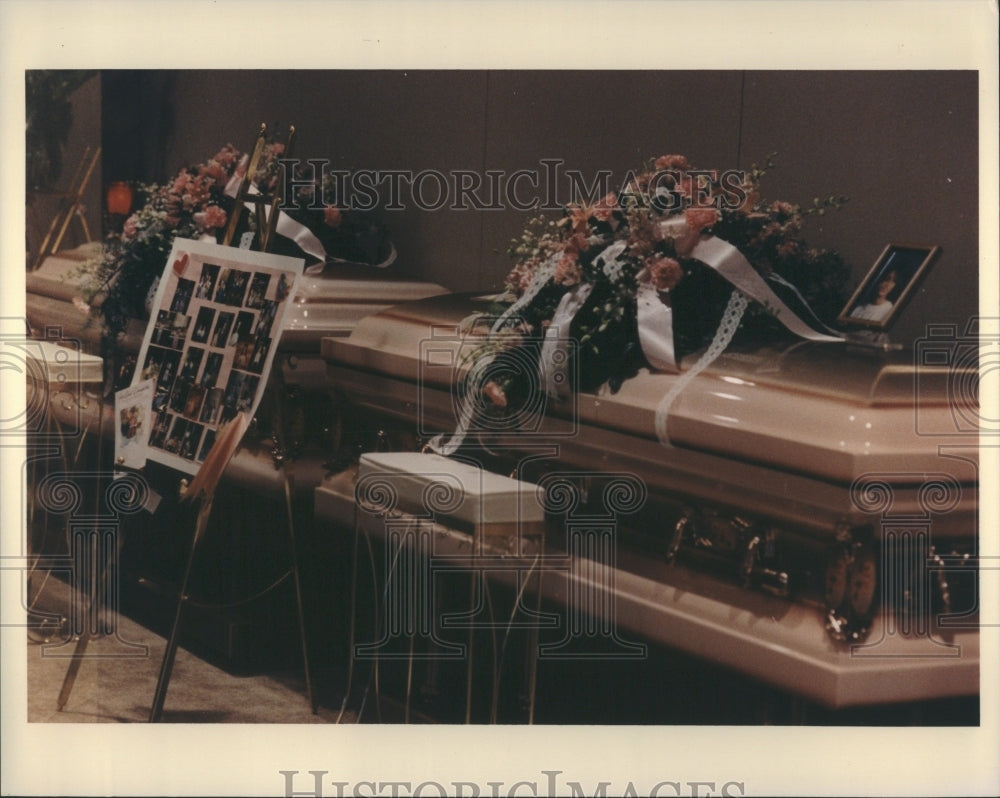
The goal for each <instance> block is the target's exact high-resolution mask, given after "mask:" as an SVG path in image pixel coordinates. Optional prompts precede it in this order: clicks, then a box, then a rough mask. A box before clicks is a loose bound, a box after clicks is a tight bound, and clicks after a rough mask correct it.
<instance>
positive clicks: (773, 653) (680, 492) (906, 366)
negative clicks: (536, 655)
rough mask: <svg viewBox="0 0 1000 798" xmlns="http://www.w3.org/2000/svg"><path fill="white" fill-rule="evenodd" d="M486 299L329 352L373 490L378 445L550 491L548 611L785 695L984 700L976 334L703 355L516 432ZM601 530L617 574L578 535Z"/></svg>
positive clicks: (409, 318) (351, 479)
mask: <svg viewBox="0 0 1000 798" xmlns="http://www.w3.org/2000/svg"><path fill="white" fill-rule="evenodd" d="M489 303H490V298H489V297H482V296H463V295H446V296H437V297H431V298H427V299H423V300H420V301H416V302H410V303H405V304H401V305H396V306H394V307H391V308H388V309H385V310H383V311H380V312H378V313H376V314H374V315H372V316H370V317H368V318H366V319H364V320H362V321H361V322H360V323H359V324H358V325H357V326H356V327H355V328H354V330H353V332H352V333H351V335H350V336H349V337H346V338H327V339H325V340H324V342H323V348H322V354H323V357H324V359H325V360H326V363H327V368H328V377H329V382H330V385H331V386H332V389H333V390H334V391H335V393H336V394H337V395H338V396H341V397H344V398H346V399H347V400H348V401H349V402H350V403H352V404H353V406H354V407H355V411H354V412H355V418H356V419H357V420H358V424H357V438H356V439H355V441H354V446H355V454H357V453H358V452H359V451H360V452H361V453H362V457H361V472H362V476H364V472H365V468H366V467H367V468H369V469H370V467H371V458H368V459H367V460H366V457H365V456H364V454H363V453H364V452H365V451H369V452H371V451H377V452H386V451H393V450H400V451H409V452H417V451H424V452H426V453H428V454H427V456H428V457H440V456H441V455H442V454H444V455H451V456H452V457H458V458H459V459H461V460H463V461H466V462H472V463H474V464H477V465H478V466H481V467H482V468H484V469H485V470H491V471H495V472H499V473H503V474H504V476H509V477H516V478H517V479H518V480H519V482H521V483H524V482H527V483H529V484H532V485H534V486H536V487H537V490H538V492H539V496H540V498H539V501H540V502H542V503H543V504H544V505H545V506H546V508H547V514H548V516H549V520H550V526H554V527H556V528H557V532H558V534H557V535H556V538H555V541H556V542H555V543H554V544H552V543H551V542H550V552H551V551H555V550H558V549H559V547H560V546H561V547H562V553H563V554H565V555H566V557H567V558H568V560H567V562H569V563H570V564H569V565H566V566H565V567H562V566H560V567H559V568H555V569H553V570H552V573H551V574H550V573H548V572H546V574H545V581H544V583H543V584H544V585H545V587H544V588H542V589H543V590H545V591H546V598H547V599H551V600H553V601H558V602H569V603H572V602H578V603H581V602H582V603H583V604H585V605H586V606H585V608H584V609H585V611H586V612H587V613H592V614H593V613H596V614H597V615H602V614H603V615H607V616H609V617H612V616H613V617H612V620H613V621H614V623H616V624H618V625H619V626H621V627H623V628H624V629H627V630H628V634H629V635H630V636H632V637H639V638H641V639H643V640H647V641H651V642H653V643H656V644H659V645H664V646H667V647H670V648H674V649H679V650H681V651H684V652H687V653H689V654H693V655H694V656H697V657H702V658H705V659H706V660H711V661H713V662H716V663H721V664H724V665H727V666H731V667H733V668H735V669H738V670H739V671H741V672H743V673H745V674H747V675H749V676H751V677H754V678H759V679H761V680H763V681H765V682H768V683H771V684H773V685H776V686H778V687H779V688H781V689H783V690H787V691H788V692H789V693H792V694H796V695H800V696H804V697H806V698H807V699H810V700H814V701H817V702H819V703H821V704H824V705H827V706H831V707H846V706H858V705H870V704H882V703H891V702H901V701H910V700H918V699H928V698H941V697H953V696H964V695H975V694H976V693H977V691H978V681H979V656H978V635H977V632H976V574H975V569H976V551H977V549H976V540H977V528H976V527H977V493H978V449H977V446H978V426H977V423H976V418H977V413H978V406H977V397H976V394H975V385H976V374H975V370H974V368H973V367H962V366H961V365H958V364H956V363H955V362H954V353H955V352H956V346H957V344H959V343H960V341H958V340H957V338H958V337H960V336H961V335H962V334H964V333H965V332H966V331H953V332H952V333H950V334H949V333H948V332H947V331H946V332H945V334H943V335H942V336H941V337H940V338H934V337H932V338H929V339H928V340H925V341H921V342H918V343H917V349H916V351H914V352H889V353H887V352H884V351H880V350H877V349H873V348H864V347H854V346H851V345H849V344H846V343H813V342H808V343H807V342H798V343H786V344H785V345H782V346H778V347H775V346H773V345H769V346H748V345H733V346H732V347H730V349H729V350H727V351H726V352H724V353H723V354H722V355H721V356H720V357H718V358H717V359H716V360H715V361H714V362H713V363H712V364H711V365H710V366H709V367H708V368H706V369H705V370H704V371H701V372H700V373H699V374H698V375H697V376H696V377H694V378H693V379H692V378H690V376H687V377H686V376H685V372H686V371H690V369H691V367H692V364H693V363H695V362H696V360H697V355H694V356H691V357H689V358H688V359H686V360H685V361H684V362H683V363H682V364H681V371H680V373H678V374H666V373H655V372H652V371H649V370H647V369H643V370H641V371H640V372H639V373H638V374H637V375H636V376H635V377H633V378H631V379H628V380H625V381H624V383H623V384H622V385H621V386H620V388H619V389H618V390H617V391H615V392H612V391H611V390H610V388H609V387H608V386H607V385H604V386H602V387H601V388H600V389H598V390H596V391H591V392H587V391H573V390H570V391H564V392H562V393H561V395H559V396H557V397H555V398H554V397H553V396H551V395H550V392H548V391H546V390H545V386H543V385H540V386H539V390H537V391H536V392H535V394H534V395H531V396H529V397H528V400H527V401H526V402H525V403H524V404H522V405H521V406H520V408H519V411H518V413H515V414H514V415H515V416H516V418H515V419H514V424H513V426H511V425H510V424H506V423H497V422H496V421H495V419H494V420H490V419H489V418H485V417H483V416H482V415H481V414H480V413H479V412H478V411H477V410H476V408H475V405H476V402H475V401H472V402H471V405H470V398H469V397H468V395H466V394H463V384H464V383H465V380H466V377H467V375H468V374H469V372H470V370H475V368H476V367H477V365H476V364H477V357H478V355H477V352H481V347H482V343H483V341H484V340H485V338H484V337H483V336H482V335H481V330H479V331H477V328H476V326H475V325H474V324H471V325H470V319H475V318H476V314H477V313H484V312H486V311H488V309H489ZM487 329H488V328H487ZM931 355H933V356H931ZM949 358H951V359H949ZM480 362H482V361H480ZM924 363H930V364H933V365H921V364H924ZM520 367H521V366H520V365H519V364H517V363H513V364H512V363H510V362H507V363H506V364H505V365H504V368H507V369H515V370H516V369H518V368H520ZM523 367H524V369H525V370H526V371H530V370H531V368H533V367H534V365H533V364H523ZM680 381H683V382H680ZM470 407H471V410H470ZM432 451H433V452H436V454H431V453H430V452H432ZM426 462H427V464H428V470H430V471H434V470H439V469H435V468H430V465H432V463H431V461H430V460H428V461H426ZM400 463H401V464H402V465H401V466H400V467H402V468H404V469H409V470H410V471H412V472H413V474H412V475H417V474H419V472H420V470H421V465H420V463H421V461H420V460H419V459H417V460H415V461H414V460H413V459H412V458H411V459H409V460H407V459H401V460H400ZM343 466H344V467H343V470H341V471H340V472H338V473H334V474H332V475H331V476H330V477H328V479H327V480H326V481H325V482H324V484H323V485H322V486H321V487H320V488H319V490H318V491H317V507H318V512H319V513H320V515H324V514H325V515H327V516H328V517H331V518H334V519H335V520H336V518H338V517H339V518H340V519H341V520H342V519H343V518H350V517H351V516H350V515H349V513H350V512H351V507H352V502H353V501H354V493H353V491H354V485H355V479H356V476H355V475H356V473H357V468H356V467H354V468H352V467H350V466H348V465H347V463H346V462H345V463H344V464H343ZM412 475H411V476H412ZM623 486H624V487H623ZM546 491H548V495H545V493H546ZM616 491H617V493H616ZM623 491H624V493H625V494H628V495H627V497H626V498H625V499H623V498H622V492H623ZM567 492H569V493H573V495H574V499H573V501H572V502H570V504H572V505H573V507H572V508H570V509H567V507H568V506H569V505H568V504H567V503H566V502H565V501H564V500H563V497H564V496H565V495H566V494H567ZM609 508H610V510H609ZM601 518H604V519H605V521H604V523H605V525H606V526H607V525H608V524H610V525H611V526H613V528H614V531H615V534H614V538H613V549H614V550H613V551H612V552H611V554H610V555H609V556H610V559H608V557H604V555H601V554H600V552H597V553H595V551H594V550H593V549H587V548H586V547H582V548H581V547H574V543H573V538H572V536H571V535H567V534H566V530H567V529H571V528H574V524H576V525H577V526H580V523H583V522H587V523H591V522H592V521H593V520H594V519H598V520H600V519H601ZM581 519H582V521H581ZM587 519H591V521H587ZM487 520H488V519H487ZM584 525H585V524H584ZM454 526H455V528H456V530H457V532H456V534H457V536H458V537H457V539H458V540H459V541H461V536H462V534H464V533H465V532H468V530H462V529H461V525H460V524H456V525H454ZM602 558H603V559H602ZM598 561H600V562H598ZM595 563H596V564H597V565H600V566H601V567H595ZM602 574H604V575H603V576H602ZM605 620H607V619H605Z"/></svg>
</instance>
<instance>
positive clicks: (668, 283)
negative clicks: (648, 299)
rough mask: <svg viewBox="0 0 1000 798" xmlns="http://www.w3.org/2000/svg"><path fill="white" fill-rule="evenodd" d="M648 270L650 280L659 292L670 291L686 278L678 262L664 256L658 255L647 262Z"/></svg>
mask: <svg viewBox="0 0 1000 798" xmlns="http://www.w3.org/2000/svg"><path fill="white" fill-rule="evenodd" d="M646 268H647V269H648V270H649V279H650V281H651V282H652V283H653V285H654V286H656V290H657V291H669V290H670V289H671V288H673V287H675V286H676V285H677V283H679V282H680V281H681V277H683V276H684V271H683V269H681V265H680V264H679V263H678V262H677V261H676V260H674V259H673V258H666V257H663V256H662V255H657V256H656V257H654V258H651V259H650V260H649V261H647V263H646Z"/></svg>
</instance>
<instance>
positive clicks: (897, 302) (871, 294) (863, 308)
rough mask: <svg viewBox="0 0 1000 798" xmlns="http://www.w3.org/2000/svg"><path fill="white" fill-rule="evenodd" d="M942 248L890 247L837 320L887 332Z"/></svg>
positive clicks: (850, 325)
mask: <svg viewBox="0 0 1000 798" xmlns="http://www.w3.org/2000/svg"><path fill="white" fill-rule="evenodd" d="M940 252H941V247H939V246H936V245H932V246H924V245H919V244H888V245H886V248H885V249H883V250H882V254H881V255H879V257H878V260H876V261H875V265H874V266H872V268H871V270H870V271H869V272H868V275H867V276H866V277H865V279H864V280H862V281H861V285H859V286H858V288H857V290H856V291H855V292H854V294H853V295H852V296H851V298H850V299H849V300H848V302H847V304H846V305H845V306H844V309H843V310H842V311H841V312H840V316H839V317H838V318H837V321H839V322H840V323H841V324H843V325H845V326H848V327H863V328H865V329H869V330H879V331H884V330H888V329H889V327H890V326H891V325H892V323H893V322H894V321H895V320H896V319H897V318H898V317H899V313H900V311H901V310H902V309H903V307H904V306H905V305H906V303H907V301H909V299H910V297H911V296H912V294H913V290H914V288H916V286H917V285H918V284H919V282H920V280H921V279H922V278H923V276H924V274H926V272H927V269H928V268H930V265H931V263H932V262H933V261H934V259H935V258H936V257H937V256H938V254H939V253H940Z"/></svg>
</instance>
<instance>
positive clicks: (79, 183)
mask: <svg viewBox="0 0 1000 798" xmlns="http://www.w3.org/2000/svg"><path fill="white" fill-rule="evenodd" d="M100 157H101V148H100V147H97V148H96V149H94V150H91V148H90V146H89V145H88V147H87V149H86V150H84V153H83V157H82V158H81V159H80V163H79V164H78V165H77V167H76V172H74V173H73V179H72V180H71V181H70V184H69V188H67V189H66V191H65V192H64V193H61V194H57V195H56V196H58V197H59V210H58V211H56V214H55V216H53V217H52V221H51V222H50V223H49V229H48V232H46V233H45V238H44V239H42V245H41V246H40V247H39V248H38V255H36V256H35V261H34V263H33V264H32V266H31V270H32V271H35V270H36V269H37V268H38V267H39V266H41V265H42V263H43V262H44V261H45V259H46V258H47V257H48V256H49V255H51V254H53V253H54V252H57V251H58V250H59V245H60V244H62V240H63V236H65V235H66V230H67V229H68V228H69V223H70V221H72V219H73V217H76V218H77V219H79V220H80V224H81V226H82V227H83V235H84V237H85V238H86V240H87V241H88V242H89V241H90V240H91V238H90V228H89V227H88V226H87V220H86V219H85V218H84V217H83V215H82V214H80V212H79V211H80V204H81V203H82V202H83V192H84V190H85V189H86V188H87V183H89V182H90V176H91V175H92V174H93V172H94V167H95V166H97V159H98V158H100Z"/></svg>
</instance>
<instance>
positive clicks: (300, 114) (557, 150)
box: [104, 70, 980, 342]
mask: <svg viewBox="0 0 1000 798" xmlns="http://www.w3.org/2000/svg"><path fill="white" fill-rule="evenodd" d="M104 85H105V86H108V85H109V82H108V80H107V79H106V80H105V83H104ZM112 85H113V83H112ZM148 86H149V90H148V91H149V92H151V93H152V94H153V95H154V96H149V94H147V95H146V96H145V97H144V98H143V104H144V106H145V108H146V110H145V111H144V113H147V114H153V115H155V116H156V119H155V124H152V125H151V126H152V127H153V128H154V129H156V130H157V131H160V132H161V133H162V136H163V142H164V144H163V148H162V151H161V152H158V153H156V154H153V155H150V156H149V157H148V158H147V162H151V160H150V159H154V158H155V160H156V162H157V164H156V167H155V168H157V169H160V170H162V169H166V171H167V172H173V171H176V169H177V168H178V167H180V166H181V165H184V164H187V163H195V162H198V161H202V160H204V159H206V158H207V157H209V156H210V155H212V154H213V153H214V152H215V150H216V149H217V148H218V147H219V146H220V145H222V144H225V143H227V142H231V143H233V144H234V145H236V146H237V147H239V148H241V149H248V148H249V147H250V146H251V144H252V139H253V136H254V133H255V130H256V128H257V126H258V124H259V123H260V122H261V121H265V122H268V123H269V124H274V123H277V124H279V125H282V126H287V125H288V124H294V125H295V126H296V127H297V129H298V134H299V138H298V145H297V148H296V155H298V156H300V157H303V158H329V159H330V161H331V163H332V164H333V165H334V166H335V167H337V168H343V169H351V170H357V169H377V170H389V169H401V170H409V171H413V172H418V171H420V170H424V169H434V170H439V171H441V172H445V173H451V172H454V171H456V170H469V171H474V172H477V173H479V174H485V173H486V171H487V170H504V171H505V172H506V173H508V174H509V173H511V172H513V171H515V170H517V169H526V170H530V171H533V172H541V170H542V169H543V167H542V166H541V163H542V161H543V159H559V160H560V161H561V162H562V167H561V168H563V169H575V170H580V171H581V172H582V173H584V174H594V173H596V172H597V171H598V170H613V172H614V173H615V174H616V175H624V174H625V173H626V172H627V170H629V169H631V168H635V167H638V166H639V165H641V163H642V162H643V161H644V160H645V159H647V158H650V157H655V156H658V155H662V154H666V153H682V154H685V155H687V156H688V158H689V159H690V160H691V161H692V163H694V164H696V165H698V166H701V167H705V168H718V169H727V168H746V167H748V166H750V165H751V164H752V163H754V162H757V163H761V162H763V161H764V160H765V159H766V158H767V156H768V155H769V154H770V153H772V152H777V153H778V156H777V163H778V166H777V168H776V169H774V170H773V171H772V172H770V173H769V174H768V175H767V176H766V178H765V183H764V188H765V190H766V198H768V199H784V200H788V201H791V202H799V203H807V202H811V201H812V198H813V197H814V196H826V195H830V194H844V195H847V196H849V197H850V198H851V201H850V202H849V203H848V204H847V205H846V206H845V207H844V208H843V209H842V210H841V211H839V212H837V213H833V214H828V215H825V216H823V217H813V218H812V219H811V220H810V222H809V226H808V227H807V238H808V240H809V241H810V243H811V244H813V245H815V246H820V247H828V248H834V249H837V250H839V251H840V252H841V253H842V254H843V255H844V256H845V258H846V259H847V261H848V262H849V263H850V265H851V268H852V276H853V280H854V281H855V282H857V281H859V280H861V279H862V278H863V277H864V275H865V274H866V273H867V271H868V268H869V267H870V266H871V264H872V263H873V262H874V260H875V258H876V257H877V256H878V254H879V252H880V251H881V249H882V247H883V246H884V245H885V244H886V243H888V242H891V241H899V242H912V243H928V244H939V245H941V246H942V247H943V254H942V256H941V258H940V259H939V260H938V262H937V263H936V265H935V266H934V268H933V270H932V272H931V274H930V275H929V278H928V279H927V280H926V281H925V282H924V284H923V286H922V289H921V291H920V293H919V295H917V296H916V297H915V298H914V300H913V302H912V303H911V306H910V309H909V310H908V311H907V312H906V314H905V315H904V316H903V318H902V319H901V321H900V322H899V323H898V325H897V326H896V328H895V329H894V330H893V335H894V337H895V338H898V339H900V340H902V341H904V342H905V341H909V340H912V339H913V338H915V337H918V336H920V335H922V334H923V332H924V330H925V326H926V324H928V323H931V322H933V323H950V324H957V325H960V326H962V327H964V325H965V324H966V323H967V321H968V320H969V319H970V317H971V316H973V315H974V314H975V313H976V312H977V311H978V290H977V289H978V270H979V268H980V264H979V256H978V252H979V247H978V225H979V220H978V170H979V167H978V91H979V88H978V76H977V74H976V73H975V72H970V71H907V72H899V71H864V72H857V71H838V72H827V71H824V72H811V71H775V72H738V71H722V72H720V71H691V72H682V71H662V72H658V71H641V72H635V71H627V72H624V71H623V72H615V71H610V72H609V71H600V72H563V71H502V70H501V71H408V72H407V71H292V70H289V71H267V72H251V71H201V70H199V71H180V72H173V73H169V74H163V73H156V74H155V75H153V76H152V78H151V79H150V80H149V81H148ZM108 104H109V98H108V97H105V107H106V108H107V107H108ZM163 165H165V166H163ZM106 169H107V167H106ZM114 177H115V176H114V175H110V174H107V173H106V174H105V178H106V179H114ZM158 177H160V178H161V179H162V178H163V177H166V175H158ZM425 185H426V188H427V196H428V197H430V198H433V197H434V196H435V184H433V183H427V184H425ZM522 186H526V184H522ZM528 193H530V191H527V190H525V191H524V192H522V194H528ZM527 216H528V214H527V213H526V212H524V211H518V210H515V209H512V208H509V207H508V208H507V209H505V210H472V209H469V210H446V209H441V210H437V211H427V210H421V209H419V208H416V207H414V206H413V205H412V204H407V207H406V209H404V210H399V211H392V212H387V213H386V214H385V219H386V221H387V222H388V224H389V225H390V227H391V229H392V231H393V236H394V239H395V241H396V244H397V248H398V250H399V253H400V257H399V261H398V264H397V265H396V266H395V267H394V268H396V269H397V270H399V271H401V272H405V273H407V274H409V275H419V276H422V277H424V278H426V279H428V280H432V281H435V282H438V283H441V284H443V285H445V286H447V287H448V288H450V289H453V290H456V291H465V290H480V289H490V290H493V289H497V288H499V287H500V286H501V284H502V280H503V276H504V275H505V274H506V272H507V270H508V268H509V266H510V261H509V259H508V258H507V257H506V255H505V254H504V250H505V249H506V247H507V245H508V242H509V240H510V238H511V237H512V236H514V235H515V234H517V233H518V232H519V231H520V229H521V228H522V226H523V224H524V222H525V220H526V218H527Z"/></svg>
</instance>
